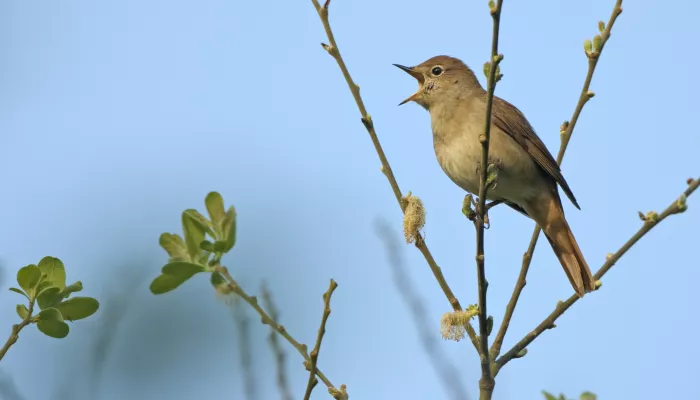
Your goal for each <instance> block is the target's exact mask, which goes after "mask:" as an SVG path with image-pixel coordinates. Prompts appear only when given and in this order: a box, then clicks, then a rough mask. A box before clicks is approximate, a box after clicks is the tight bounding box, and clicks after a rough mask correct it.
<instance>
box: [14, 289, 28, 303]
mask: <svg viewBox="0 0 700 400" xmlns="http://www.w3.org/2000/svg"><path fill="white" fill-rule="evenodd" d="M10 291H11V292H15V293H19V294H21V295H22V296H24V297H26V298H27V300H29V296H27V294H26V293H24V292H23V291H22V290H20V289H17V288H15V287H11V288H10Z"/></svg>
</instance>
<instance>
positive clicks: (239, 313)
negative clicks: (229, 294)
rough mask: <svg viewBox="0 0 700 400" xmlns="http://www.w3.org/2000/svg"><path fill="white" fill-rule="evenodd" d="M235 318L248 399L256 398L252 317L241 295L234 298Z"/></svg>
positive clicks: (244, 386)
mask: <svg viewBox="0 0 700 400" xmlns="http://www.w3.org/2000/svg"><path fill="white" fill-rule="evenodd" d="M232 306H233V307H232V309H233V319H234V320H235V321H236V329H237V330H238V351H239V352H240V353H241V354H240V362H241V368H242V369H243V388H244V392H245V396H246V399H248V400H254V399H256V398H257V397H258V396H257V391H256V385H255V376H254V375H253V355H252V354H251V351H250V350H251V346H250V318H248V316H247V315H246V310H245V308H243V304H241V299H240V297H234V298H233V304H232Z"/></svg>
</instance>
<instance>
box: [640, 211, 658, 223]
mask: <svg viewBox="0 0 700 400" xmlns="http://www.w3.org/2000/svg"><path fill="white" fill-rule="evenodd" d="M637 213H638V215H639V219H641V220H642V221H644V222H656V220H657V219H658V218H659V214H658V213H657V212H656V211H649V212H648V213H646V215H645V214H642V212H641V211H638V212H637Z"/></svg>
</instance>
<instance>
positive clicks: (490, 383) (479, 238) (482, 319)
mask: <svg viewBox="0 0 700 400" xmlns="http://www.w3.org/2000/svg"><path fill="white" fill-rule="evenodd" d="M502 5H503V0H498V2H497V3H496V4H495V5H494V6H493V7H491V17H492V18H493V37H492V39H491V57H490V61H489V62H490V65H491V66H490V68H489V78H488V86H487V95H486V96H487V97H486V116H485V121H484V133H483V135H481V136H479V142H481V177H480V179H479V203H478V205H477V210H476V212H477V214H478V218H475V219H474V224H475V226H476V271H477V284H478V287H479V356H480V357H479V358H480V360H481V379H480V380H479V399H480V400H490V399H491V395H492V394H493V388H494V386H495V382H494V380H493V376H492V374H491V357H490V355H489V332H488V326H487V325H488V322H487V319H488V313H487V309H486V291H487V289H488V286H489V283H488V281H487V280H486V268H485V265H484V264H485V262H484V221H485V219H484V217H485V215H486V192H487V190H488V187H487V182H486V181H487V179H488V161H489V139H490V136H491V110H492V108H493V95H494V91H495V90H496V73H497V69H498V64H499V63H500V62H501V60H502V59H503V55H501V54H498V31H499V28H500V19H501V7H502Z"/></svg>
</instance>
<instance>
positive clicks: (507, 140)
mask: <svg viewBox="0 0 700 400" xmlns="http://www.w3.org/2000/svg"><path fill="white" fill-rule="evenodd" d="M394 65H395V66H396V67H398V68H400V69H402V70H403V71H405V72H407V73H408V74H409V75H411V76H412V77H414V78H415V79H416V80H417V81H418V85H419V88H418V91H417V92H416V93H414V94H413V95H411V96H410V97H408V98H407V99H406V100H404V101H402V102H401V103H400V104H399V105H401V104H405V103H408V102H411V101H413V102H415V103H418V104H419V105H421V106H422V107H423V108H425V109H426V110H427V111H428V112H429V113H430V119H431V127H432V131H433V148H434V150H435V155H436V157H437V160H438V163H439V164H440V167H441V168H442V170H443V171H444V172H445V174H447V176H448V177H449V178H450V179H451V180H452V181H453V182H454V183H455V184H457V186H459V187H461V188H462V189H464V190H465V191H467V192H469V193H479V183H480V172H479V171H480V169H481V168H482V166H481V165H480V164H481V155H482V154H481V152H482V148H481V143H480V142H479V136H480V135H482V134H483V133H484V123H485V118H486V102H487V93H486V90H484V88H483V87H482V86H481V84H480V83H479V80H478V79H477V78H476V75H475V74H474V72H473V71H472V70H471V69H470V68H469V67H468V66H467V65H465V64H464V63H463V62H462V61H461V60H459V59H456V58H453V57H448V56H436V57H433V58H431V59H429V60H427V61H424V62H423V63H421V64H419V65H416V66H414V67H405V66H403V65H399V64H394ZM489 165H493V166H494V167H495V168H496V171H497V178H496V184H495V186H493V187H492V188H490V189H489V191H488V192H487V196H486V197H487V199H489V200H494V201H498V202H503V203H505V204H507V205H509V206H510V207H512V208H514V209H515V210H517V211H519V212H520V213H522V214H524V215H526V216H528V217H530V218H531V219H533V220H534V221H535V222H536V223H537V224H538V225H539V226H540V228H542V231H543V232H544V234H545V236H546V237H547V240H548V241H549V244H550V245H551V246H552V249H553V250H554V254H556V256H557V258H558V259H559V262H560V263H561V265H562V267H563V268H564V272H566V276H567V277H568V278H569V281H570V282H571V286H572V287H573V288H574V290H575V291H576V294H578V296H579V297H583V295H584V294H585V293H587V292H590V291H592V290H594V289H595V279H594V278H593V274H591V270H590V269H589V268H588V264H587V263H586V260H585V259H584V257H583V254H582V253H581V249H580V248H579V246H578V244H577V243H576V239H575V238H574V235H573V233H572V232H571V228H569V224H568V223H567V221H566V217H565V216H564V209H563V207H562V203H561V199H560V197H559V192H558V188H557V184H558V185H559V186H561V188H562V190H563V191H564V193H565V194H566V196H567V197H568V198H569V200H571V202H572V203H573V204H574V206H576V208H578V209H580V207H579V205H578V203H577V202H576V198H575V197H574V194H573V193H572V192H571V189H570V188H569V185H568V184H567V183H566V180H565V179H564V176H563V175H562V173H561V170H560V168H559V165H558V164H557V162H556V160H555V159H554V157H552V154H551V153H550V152H549V150H547V147H546V146H545V145H544V143H543V142H542V140H541V139H540V138H539V137H538V136H537V134H536V133H535V130H534V129H533V128H532V126H531V125H530V123H529V122H528V121H527V119H526V118H525V116H524V115H523V113H522V112H520V110H518V109H517V108H516V107H515V106H513V105H512V104H510V103H508V102H507V101H505V100H503V99H501V98H498V97H496V96H494V98H493V105H492V113H491V134H490V140H489ZM487 168H490V167H489V166H487Z"/></svg>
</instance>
